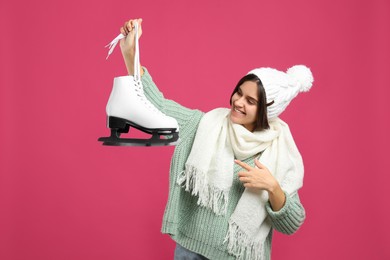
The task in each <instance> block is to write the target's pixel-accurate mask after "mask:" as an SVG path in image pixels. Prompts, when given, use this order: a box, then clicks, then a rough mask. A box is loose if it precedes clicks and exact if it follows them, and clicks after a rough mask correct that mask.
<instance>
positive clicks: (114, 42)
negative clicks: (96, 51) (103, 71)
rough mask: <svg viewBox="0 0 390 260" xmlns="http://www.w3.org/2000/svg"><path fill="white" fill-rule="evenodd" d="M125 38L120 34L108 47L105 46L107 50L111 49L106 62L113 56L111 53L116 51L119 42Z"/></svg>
mask: <svg viewBox="0 0 390 260" xmlns="http://www.w3.org/2000/svg"><path fill="white" fill-rule="evenodd" d="M123 38H125V36H124V35H123V34H121V33H120V34H119V35H118V36H117V37H116V38H115V39H114V40H112V41H111V42H110V43H109V44H107V45H106V46H104V47H105V48H107V47H108V48H109V50H108V54H107V57H106V60H107V59H108V57H109V56H110V55H111V53H112V52H113V51H114V49H115V46H116V45H117V44H118V42H119V41H120V40H121V39H123Z"/></svg>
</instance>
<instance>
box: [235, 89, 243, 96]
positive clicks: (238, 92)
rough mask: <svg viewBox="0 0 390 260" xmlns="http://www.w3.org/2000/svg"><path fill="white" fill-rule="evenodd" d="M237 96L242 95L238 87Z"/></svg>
mask: <svg viewBox="0 0 390 260" xmlns="http://www.w3.org/2000/svg"><path fill="white" fill-rule="evenodd" d="M236 93H237V94H238V95H239V96H242V91H241V89H240V88H239V89H238V90H237V92H236Z"/></svg>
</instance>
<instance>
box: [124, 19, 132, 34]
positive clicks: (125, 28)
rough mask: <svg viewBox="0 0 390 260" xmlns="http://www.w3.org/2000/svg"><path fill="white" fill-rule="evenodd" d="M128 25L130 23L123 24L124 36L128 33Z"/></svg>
mask: <svg viewBox="0 0 390 260" xmlns="http://www.w3.org/2000/svg"><path fill="white" fill-rule="evenodd" d="M129 23H130V21H127V22H125V24H124V25H123V30H124V31H125V32H126V34H128V33H129V28H128V25H129Z"/></svg>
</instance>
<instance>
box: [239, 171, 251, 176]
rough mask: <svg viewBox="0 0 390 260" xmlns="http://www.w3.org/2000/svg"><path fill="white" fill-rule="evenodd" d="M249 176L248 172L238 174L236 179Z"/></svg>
mask: <svg viewBox="0 0 390 260" xmlns="http://www.w3.org/2000/svg"><path fill="white" fill-rule="evenodd" d="M249 176H250V174H249V172H239V173H238V177H249Z"/></svg>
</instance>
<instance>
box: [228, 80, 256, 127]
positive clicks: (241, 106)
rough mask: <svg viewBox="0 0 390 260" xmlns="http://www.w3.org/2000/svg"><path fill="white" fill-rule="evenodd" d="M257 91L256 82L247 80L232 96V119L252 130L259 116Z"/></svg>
mask: <svg viewBox="0 0 390 260" xmlns="http://www.w3.org/2000/svg"><path fill="white" fill-rule="evenodd" d="M257 92H258V90H257V83H256V82H253V81H245V82H244V83H243V84H242V85H241V86H240V87H239V88H238V91H237V92H236V93H234V95H233V96H232V107H231V113H230V120H232V122H233V123H235V124H240V125H242V126H244V127H245V128H246V129H248V130H249V131H251V132H252V131H253V130H254V128H255V122H256V118H257V104H258V100H257V97H258V93H257Z"/></svg>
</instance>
